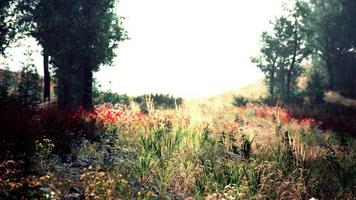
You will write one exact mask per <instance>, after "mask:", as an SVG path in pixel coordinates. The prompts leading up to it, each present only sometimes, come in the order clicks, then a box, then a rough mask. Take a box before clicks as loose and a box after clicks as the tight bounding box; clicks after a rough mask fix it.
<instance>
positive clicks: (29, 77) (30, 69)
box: [18, 53, 41, 105]
mask: <svg viewBox="0 0 356 200" xmlns="http://www.w3.org/2000/svg"><path fill="white" fill-rule="evenodd" d="M27 56H28V58H29V60H28V61H27V62H28V63H23V65H24V66H23V68H22V70H21V75H20V82H19V85H18V95H19V100H20V101H21V102H22V103H23V104H25V105H27V104H33V103H37V102H38V101H39V100H40V94H41V86H40V78H39V75H38V73H37V69H36V66H35V65H34V64H32V63H31V62H33V60H31V58H30V56H31V53H28V54H27Z"/></svg>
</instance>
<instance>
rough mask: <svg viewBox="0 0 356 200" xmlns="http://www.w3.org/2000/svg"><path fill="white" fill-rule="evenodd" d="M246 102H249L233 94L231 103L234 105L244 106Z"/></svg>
mask: <svg viewBox="0 0 356 200" xmlns="http://www.w3.org/2000/svg"><path fill="white" fill-rule="evenodd" d="M247 103H249V100H248V99H247V98H245V97H243V96H241V95H238V96H234V100H233V102H232V104H233V105H234V106H238V107H240V106H246V105H247Z"/></svg>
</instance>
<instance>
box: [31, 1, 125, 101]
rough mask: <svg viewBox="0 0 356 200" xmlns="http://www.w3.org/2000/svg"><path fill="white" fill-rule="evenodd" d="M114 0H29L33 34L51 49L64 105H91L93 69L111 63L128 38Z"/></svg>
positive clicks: (59, 94) (59, 98) (59, 96)
mask: <svg viewBox="0 0 356 200" xmlns="http://www.w3.org/2000/svg"><path fill="white" fill-rule="evenodd" d="M115 2H116V1H115V0H103V1H93V0H91V1H87V0H80V1H78V0H70V1H57V0H50V1H48V0H38V1H35V2H32V4H31V3H29V5H28V7H29V9H28V10H29V13H31V15H30V18H31V19H32V20H30V21H32V22H34V23H33V24H34V25H33V26H32V27H33V29H32V30H30V32H31V34H32V35H33V36H34V37H35V38H36V39H37V40H38V41H39V43H40V44H41V45H42V46H43V48H45V49H46V50H47V52H48V55H49V56H50V58H51V62H52V64H53V66H54V68H55V76H56V78H57V83H56V84H57V94H58V103H59V105H60V106H63V107H71V106H79V105H81V106H83V107H84V108H89V107H91V106H92V78H93V74H92V72H93V71H98V70H99V67H100V65H105V64H110V63H111V61H112V59H113V58H114V56H115V52H114V49H116V47H117V46H118V43H119V42H120V41H122V40H124V39H125V38H126V32H125V31H124V30H123V28H122V25H121V18H120V17H118V16H117V15H116V14H115V11H114V10H115Z"/></svg>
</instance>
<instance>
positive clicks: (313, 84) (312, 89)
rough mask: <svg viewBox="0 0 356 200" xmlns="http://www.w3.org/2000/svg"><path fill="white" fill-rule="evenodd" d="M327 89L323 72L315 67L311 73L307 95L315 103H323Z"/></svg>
mask: <svg viewBox="0 0 356 200" xmlns="http://www.w3.org/2000/svg"><path fill="white" fill-rule="evenodd" d="M325 88H326V82H325V78H324V77H323V76H322V75H321V72H320V71H319V70H318V69H317V68H316V67H313V68H312V71H311V72H310V81H309V82H308V85H307V88H306V93H307V95H308V96H309V97H311V99H312V101H313V102H315V103H321V102H322V101H323V97H324V89H325Z"/></svg>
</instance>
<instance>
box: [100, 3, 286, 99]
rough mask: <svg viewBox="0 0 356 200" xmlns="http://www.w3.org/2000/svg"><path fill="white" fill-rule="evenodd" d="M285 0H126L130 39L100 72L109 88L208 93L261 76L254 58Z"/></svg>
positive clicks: (123, 8)
mask: <svg viewBox="0 0 356 200" xmlns="http://www.w3.org/2000/svg"><path fill="white" fill-rule="evenodd" d="M281 5H282V3H281V1H279V0H278V1H275V0H269V1H258V0H254V1H234V0H226V1H217V0H211V1H206V0H204V1H203V0H196V1H189V0H184V1H165V0H154V1H143V0H121V1H120V3H119V11H118V12H119V14H120V15H121V16H123V17H125V21H124V26H125V28H126V29H127V31H128V33H129V37H130V40H127V41H124V42H123V43H122V44H121V46H120V48H119V50H118V56H117V58H116V59H115V61H114V64H113V66H112V67H103V68H102V69H101V71H100V72H98V73H97V74H96V77H97V79H98V80H99V81H100V83H101V85H102V88H103V89H104V90H108V89H110V90H112V91H115V92H119V93H127V94H129V95H139V94H143V93H151V92H154V93H155V92H157V93H170V94H173V95H176V96H182V97H202V96H211V95H216V94H220V93H223V92H225V91H227V90H231V89H236V88H237V87H241V86H244V85H246V84H248V83H251V82H254V81H256V80H261V79H262V77H263V76H262V75H261V73H260V72H259V69H258V68H256V67H255V66H254V65H253V64H251V62H250V57H251V56H253V55H255V54H256V52H258V47H259V46H258V43H259V38H260V34H261V32H262V31H264V30H266V29H268V28H269V23H268V22H269V20H270V19H272V18H273V16H274V15H276V14H278V13H279V12H280V11H281Z"/></svg>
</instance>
